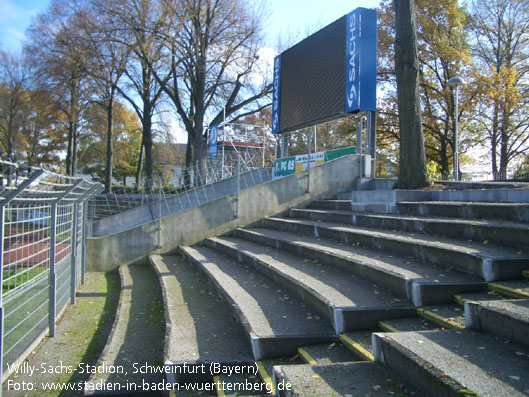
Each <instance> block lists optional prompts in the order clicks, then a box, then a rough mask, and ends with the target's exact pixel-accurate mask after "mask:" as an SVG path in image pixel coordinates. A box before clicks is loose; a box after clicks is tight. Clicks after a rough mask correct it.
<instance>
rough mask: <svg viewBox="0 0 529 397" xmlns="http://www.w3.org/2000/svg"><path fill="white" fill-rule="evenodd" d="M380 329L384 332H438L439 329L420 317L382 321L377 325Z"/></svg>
mask: <svg viewBox="0 0 529 397" xmlns="http://www.w3.org/2000/svg"><path fill="white" fill-rule="evenodd" d="M378 326H379V328H380V329H382V330H383V331H386V332H408V331H439V330H440V327H439V325H438V324H436V323H435V322H433V321H430V320H426V319H424V318H421V317H417V316H416V317H405V318H395V319H391V320H384V321H380V322H379V323H378Z"/></svg>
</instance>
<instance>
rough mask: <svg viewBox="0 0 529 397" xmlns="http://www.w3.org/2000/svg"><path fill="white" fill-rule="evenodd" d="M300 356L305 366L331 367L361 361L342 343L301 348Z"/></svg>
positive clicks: (299, 349) (299, 350)
mask: <svg viewBox="0 0 529 397" xmlns="http://www.w3.org/2000/svg"><path fill="white" fill-rule="evenodd" d="M298 354H299V356H300V357H301V359H302V360H303V362H305V364H310V365H330V364H336V363H346V362H355V361H360V360H359V359H358V357H357V356H356V355H355V354H353V353H352V352H351V351H350V350H349V349H348V348H347V347H345V346H344V345H343V344H341V343H340V342H333V343H321V344H318V345H308V346H303V347H299V348H298Z"/></svg>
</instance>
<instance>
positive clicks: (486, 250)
mask: <svg viewBox="0 0 529 397" xmlns="http://www.w3.org/2000/svg"><path fill="white" fill-rule="evenodd" d="M263 225H264V227H267V228H273V229H276V230H281V231H288V232H293V233H299V234H304V235H311V236H314V237H316V238H328V239H334V240H338V241H341V242H344V243H348V244H360V245H365V246H368V247H372V248H378V249H382V250H388V251H392V252H396V253H399V254H403V255H412V256H414V257H417V258H420V259H422V260H428V261H430V262H434V263H443V264H447V265H450V266H453V267H456V268H457V269H459V270H461V271H463V272H466V273H469V274H474V275H476V276H478V277H480V278H481V279H483V280H484V281H495V280H506V279H515V278H518V277H520V276H521V274H522V271H523V270H526V268H527V262H528V260H529V253H528V252H524V251H522V250H515V249H508V248H504V247H500V246H493V245H485V244H481V243H477V242H469V241H461V240H455V239H443V240H442V241H439V240H438V239H437V238H435V237H432V236H428V235H423V234H416V233H410V232H404V231H398V232H393V231H387V230H384V231H382V230H375V229H369V228H361V227H356V226H348V225H344V224H339V223H330V222H314V221H308V220H300V219H281V218H265V219H264V220H263Z"/></svg>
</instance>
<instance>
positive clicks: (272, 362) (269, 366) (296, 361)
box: [256, 354, 303, 395]
mask: <svg viewBox="0 0 529 397" xmlns="http://www.w3.org/2000/svg"><path fill="white" fill-rule="evenodd" d="M256 364H257V367H258V369H259V377H260V378H261V380H262V381H263V382H264V383H265V384H266V385H267V390H268V391H270V394H272V395H275V389H274V379H273V376H274V366H276V365H300V364H303V360H302V359H301V357H300V356H299V354H296V355H295V356H292V357H279V358H269V359H266V360H261V361H257V362H256Z"/></svg>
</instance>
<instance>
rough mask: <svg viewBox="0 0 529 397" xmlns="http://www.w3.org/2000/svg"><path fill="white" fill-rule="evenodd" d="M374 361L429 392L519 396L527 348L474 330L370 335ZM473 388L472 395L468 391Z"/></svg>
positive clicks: (527, 384)
mask: <svg viewBox="0 0 529 397" xmlns="http://www.w3.org/2000/svg"><path fill="white" fill-rule="evenodd" d="M373 352H374V356H375V360H376V361H378V362H383V363H385V364H386V365H387V366H389V367H390V368H392V369H393V370H394V371H395V372H397V373H398V374H399V375H400V376H402V377H403V378H405V379H407V380H408V381H409V382H410V383H413V384H414V386H416V387H417V388H418V389H419V390H420V391H421V392H422V393H425V394H427V395H432V396H461V395H479V396H484V397H485V396H491V397H492V396H494V397H496V396H522V395H527V393H528V391H529V377H527V372H528V370H529V364H528V357H529V349H527V348H522V347H520V346H517V345H513V344H510V343H506V341H503V340H498V339H497V338H495V337H494V336H491V335H486V334H481V333H478V332H474V331H468V330H462V331H425V332H396V333H375V334H373ZM472 393H475V394H472Z"/></svg>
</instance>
